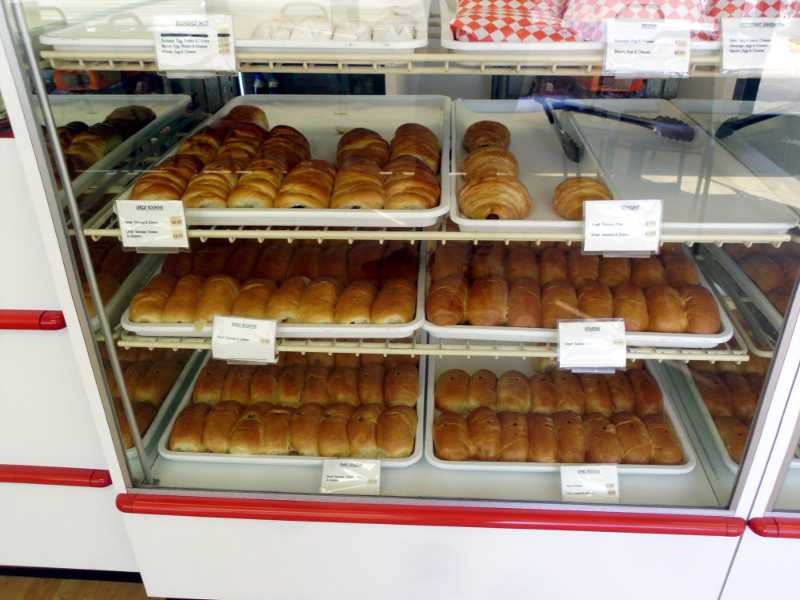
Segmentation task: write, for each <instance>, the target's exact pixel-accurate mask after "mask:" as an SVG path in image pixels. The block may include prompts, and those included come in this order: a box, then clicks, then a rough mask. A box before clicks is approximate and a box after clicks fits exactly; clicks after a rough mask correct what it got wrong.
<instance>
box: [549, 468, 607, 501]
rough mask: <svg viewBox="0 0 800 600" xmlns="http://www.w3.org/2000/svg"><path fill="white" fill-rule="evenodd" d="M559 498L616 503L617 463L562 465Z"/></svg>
mask: <svg viewBox="0 0 800 600" xmlns="http://www.w3.org/2000/svg"><path fill="white" fill-rule="evenodd" d="M561 499H562V500H564V501H574V502H612V503H618V502H619V473H618V471H617V465H562V466H561Z"/></svg>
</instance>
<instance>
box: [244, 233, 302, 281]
mask: <svg viewBox="0 0 800 600" xmlns="http://www.w3.org/2000/svg"><path fill="white" fill-rule="evenodd" d="M291 258H292V247H291V246H290V245H289V244H287V243H286V242H283V241H278V242H268V243H266V244H265V245H264V249H263V250H262V251H261V255H260V256H259V257H258V260H257V261H256V265H255V268H254V269H253V273H252V276H253V277H256V278H263V279H271V280H272V281H275V282H281V281H283V280H284V279H285V278H286V272H287V271H288V270H289V261H290V260H291Z"/></svg>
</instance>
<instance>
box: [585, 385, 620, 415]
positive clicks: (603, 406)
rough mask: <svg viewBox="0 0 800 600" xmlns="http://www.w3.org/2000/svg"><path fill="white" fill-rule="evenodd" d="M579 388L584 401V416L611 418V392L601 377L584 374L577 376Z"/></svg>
mask: <svg viewBox="0 0 800 600" xmlns="http://www.w3.org/2000/svg"><path fill="white" fill-rule="evenodd" d="M579 379H580V383H581V388H582V389H583V394H584V399H585V406H584V408H585V411H586V414H589V415H591V414H598V415H602V416H604V417H609V416H611V411H612V408H613V405H612V403H611V392H610V391H609V389H608V384H607V383H606V377H604V376H603V375H591V374H585V375H580V376H579Z"/></svg>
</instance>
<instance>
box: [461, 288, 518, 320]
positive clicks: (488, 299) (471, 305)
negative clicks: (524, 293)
mask: <svg viewBox="0 0 800 600" xmlns="http://www.w3.org/2000/svg"><path fill="white" fill-rule="evenodd" d="M466 318H467V321H468V322H469V323H470V324H471V325H482V326H496V325H504V324H505V323H506V320H507V318H508V284H507V283H506V281H505V279H502V278H500V277H485V278H483V279H478V280H476V281H473V283H472V285H471V286H470V289H469V293H468V295H467V313H466Z"/></svg>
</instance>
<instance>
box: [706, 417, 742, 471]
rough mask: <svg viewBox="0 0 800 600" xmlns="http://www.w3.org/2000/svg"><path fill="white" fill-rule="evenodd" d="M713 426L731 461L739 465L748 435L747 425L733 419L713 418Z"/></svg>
mask: <svg viewBox="0 0 800 600" xmlns="http://www.w3.org/2000/svg"><path fill="white" fill-rule="evenodd" d="M714 424H715V425H716V426H717V431H719V436H720V437H721V438H722V442H723V443H724V444H725V448H726V449H727V450H728V454H730V456H731V459H733V461H734V462H735V463H737V464H739V463H741V462H742V458H743V457H744V451H745V448H746V447H747V436H748V434H749V433H750V430H749V428H748V427H747V425H745V424H744V423H742V422H741V421H740V420H738V419H736V418H734V417H714Z"/></svg>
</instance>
